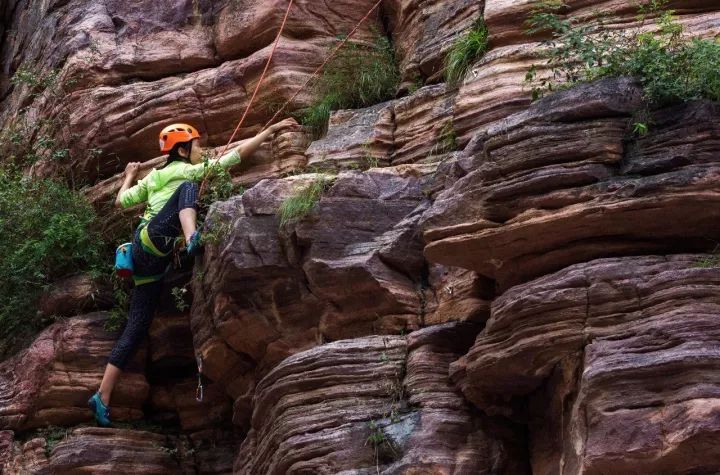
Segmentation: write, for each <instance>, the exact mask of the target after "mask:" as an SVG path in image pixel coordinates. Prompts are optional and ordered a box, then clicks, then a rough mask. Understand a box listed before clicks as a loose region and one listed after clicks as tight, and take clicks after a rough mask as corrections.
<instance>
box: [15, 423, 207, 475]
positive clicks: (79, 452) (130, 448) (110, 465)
mask: <svg viewBox="0 0 720 475" xmlns="http://www.w3.org/2000/svg"><path fill="white" fill-rule="evenodd" d="M46 451H47V443H46V440H45V439H43V438H34V439H31V440H29V441H28V442H26V443H24V444H22V446H20V445H19V444H18V446H16V447H15V450H14V454H13V458H12V460H11V461H10V462H9V463H8V464H7V465H6V467H5V471H4V472H3V473H6V474H7V475H20V474H25V473H33V474H53V475H55V474H58V475H60V474H71V473H108V474H109V473H143V474H145V473H147V474H157V475H165V474H182V473H195V472H194V471H193V470H192V469H193V464H192V463H186V462H184V459H185V458H186V457H187V448H186V446H184V445H183V444H182V443H179V442H178V440H177V438H169V437H167V436H165V435H161V434H155V433H152V432H144V431H136V430H127V429H107V428H99V427H98V428H94V427H92V428H91V427H84V428H79V429H75V430H72V431H68V433H67V434H66V435H65V437H63V438H62V440H60V441H59V442H58V443H57V444H56V445H55V446H54V447H53V448H52V451H51V452H50V453H49V454H46ZM172 453H174V454H175V455H174V456H173V455H171V454H172Z"/></svg>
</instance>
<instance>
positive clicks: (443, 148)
mask: <svg viewBox="0 0 720 475" xmlns="http://www.w3.org/2000/svg"><path fill="white" fill-rule="evenodd" d="M457 149H458V143H457V132H455V126H453V123H452V121H449V122H446V123H445V125H443V127H442V129H440V133H439V134H438V140H437V146H436V153H449V152H454V151H455V150H457Z"/></svg>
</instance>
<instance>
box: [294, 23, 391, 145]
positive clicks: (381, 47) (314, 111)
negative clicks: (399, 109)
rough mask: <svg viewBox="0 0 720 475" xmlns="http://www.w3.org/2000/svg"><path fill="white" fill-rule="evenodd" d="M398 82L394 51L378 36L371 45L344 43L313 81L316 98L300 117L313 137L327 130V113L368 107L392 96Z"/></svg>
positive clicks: (387, 42)
mask: <svg viewBox="0 0 720 475" xmlns="http://www.w3.org/2000/svg"><path fill="white" fill-rule="evenodd" d="M399 83H400V72H399V70H398V66H397V62H396V60H395V51H394V50H393V47H392V44H391V43H390V41H389V40H388V39H387V38H386V37H384V36H381V35H377V38H376V40H375V43H374V44H371V45H366V44H361V43H357V42H350V41H349V42H347V43H345V45H344V46H343V47H342V48H341V49H340V50H339V52H338V54H337V56H335V58H333V59H332V60H331V61H330V62H329V63H328V64H327V65H326V66H325V70H324V71H323V74H322V76H320V78H319V79H318V81H317V83H316V84H315V96H316V97H317V99H316V100H315V101H314V102H313V103H312V104H311V105H310V107H308V108H307V109H306V110H305V111H303V113H302V114H301V116H300V119H301V122H302V124H303V125H305V126H306V127H308V128H310V130H311V131H312V133H313V136H314V137H315V138H319V137H320V136H322V135H323V134H324V133H325V131H326V130H327V123H328V120H329V118H330V112H331V111H333V110H337V109H353V108H359V107H367V106H370V105H373V104H377V103H378V102H382V101H385V100H388V99H392V98H393V97H394V95H395V92H396V91H397V88H398V85H399Z"/></svg>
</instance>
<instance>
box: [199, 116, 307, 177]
mask: <svg viewBox="0 0 720 475" xmlns="http://www.w3.org/2000/svg"><path fill="white" fill-rule="evenodd" d="M296 124H297V122H296V121H295V119H285V120H283V121H280V122H278V123H276V124H273V125H271V126H270V127H268V128H267V129H265V130H263V131H262V132H260V133H259V134H257V135H256V136H255V137H253V138H250V139H247V140H243V141H242V142H241V143H240V145H238V146H237V147H235V148H234V149H232V150H230V152H228V153H226V154H225V155H223V156H222V157H220V158H216V159H215V160H211V163H212V164H213V165H214V164H215V163H218V162H219V163H220V166H222V167H225V168H228V167H231V166H233V165H235V164H237V163H238V162H239V161H240V160H239V158H240V157H243V158H247V157H249V156H251V155H252V154H253V153H255V152H256V151H257V149H258V148H260V145H262V143H263V142H265V141H266V140H267V139H268V138H269V137H270V136H271V135H273V134H274V133H275V132H277V131H278V130H281V129H284V128H286V127H292V126H293V125H296ZM236 154H237V155H236Z"/></svg>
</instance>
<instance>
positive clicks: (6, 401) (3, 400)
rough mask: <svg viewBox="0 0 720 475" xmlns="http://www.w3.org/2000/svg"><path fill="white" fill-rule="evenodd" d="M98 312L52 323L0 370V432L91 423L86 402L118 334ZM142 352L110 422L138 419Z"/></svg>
mask: <svg viewBox="0 0 720 475" xmlns="http://www.w3.org/2000/svg"><path fill="white" fill-rule="evenodd" d="M106 320H107V314H104V313H96V314H89V315H86V316H81V317H75V318H71V319H68V320H65V321H63V322H60V323H56V324H54V325H52V326H50V327H49V328H47V329H46V330H45V331H43V332H42V334H40V336H38V337H37V338H36V340H35V341H34V342H33V343H32V345H31V346H30V347H29V348H28V349H26V350H24V351H22V352H20V353H18V354H17V355H16V356H14V357H12V358H10V359H8V360H6V361H4V362H3V363H2V364H1V365H0V383H1V384H0V387H1V388H2V394H0V429H12V430H27V429H33V428H38V427H43V426H46V425H59V426H72V425H75V424H79V423H83V422H90V421H91V420H92V413H91V412H90V411H89V410H88V408H87V399H88V398H89V397H90V396H91V395H92V393H93V392H94V391H95V390H97V388H98V386H99V385H100V379H101V378H102V374H103V371H104V369H105V363H106V362H107V356H108V355H109V354H110V350H111V349H112V347H113V345H114V343H115V341H116V340H117V337H118V336H119V334H118V333H117V332H107V331H106V330H105V329H104V328H103V326H104V324H105V322H106ZM145 354H146V353H145V350H144V349H141V350H140V351H139V352H138V354H137V356H136V357H135V358H134V359H133V360H132V362H131V363H130V364H129V365H128V368H127V372H126V373H125V374H124V375H123V378H122V381H121V382H120V383H119V384H118V386H117V388H116V391H115V393H114V394H113V418H115V419H116V420H119V421H122V420H131V419H139V418H141V417H142V416H143V413H142V404H143V401H145V399H146V398H147V395H148V390H149V385H148V383H147V380H146V379H145V376H144V374H143V373H142V371H143V370H144V366H145V364H144V355H145Z"/></svg>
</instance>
